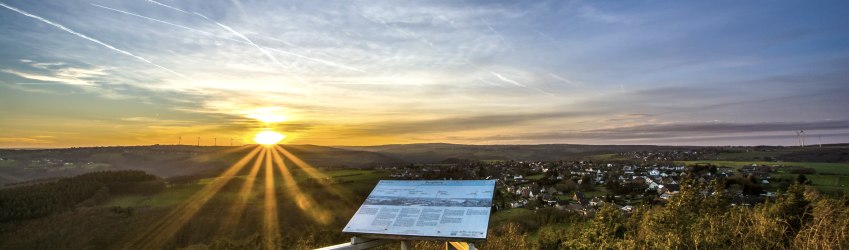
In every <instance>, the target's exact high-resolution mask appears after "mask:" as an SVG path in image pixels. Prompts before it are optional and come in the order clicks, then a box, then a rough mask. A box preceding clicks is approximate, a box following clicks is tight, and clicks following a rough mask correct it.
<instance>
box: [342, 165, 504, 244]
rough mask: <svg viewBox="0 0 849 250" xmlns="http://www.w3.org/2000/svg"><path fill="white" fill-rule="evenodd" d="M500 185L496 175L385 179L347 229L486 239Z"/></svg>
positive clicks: (386, 234) (394, 236) (387, 235)
mask: <svg viewBox="0 0 849 250" xmlns="http://www.w3.org/2000/svg"><path fill="white" fill-rule="evenodd" d="M494 189H495V181H494V180H462V181H460V180H458V181H453V180H435V181H401V180H382V181H380V182H379V183H378V184H377V186H375V187H374V190H372V192H371V194H369V196H368V198H367V199H366V201H365V202H364V203H363V205H362V206H360V209H359V210H357V213H356V214H354V217H353V218H351V220H350V221H349V222H348V225H346V226H345V228H344V229H343V230H342V232H346V233H355V234H360V235H366V236H368V237H373V238H392V239H415V238H433V239H467V240H485V239H486V231H487V227H488V226H489V214H490V207H491V206H492V194H493V191H494Z"/></svg>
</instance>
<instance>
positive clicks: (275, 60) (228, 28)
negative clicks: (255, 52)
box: [107, 0, 369, 78]
mask: <svg viewBox="0 0 849 250" xmlns="http://www.w3.org/2000/svg"><path fill="white" fill-rule="evenodd" d="M148 2H152V3H155V4H157V5H160V6H163V7H166V8H169V9H173V10H176V11H179V12H183V13H186V14H189V15H196V16H200V17H202V18H203V19H206V20H207V21H210V22H212V23H215V24H216V25H218V26H220V27H222V28H224V29H226V30H227V31H230V32H231V33H233V34H234V35H236V36H238V37H239V38H242V39H243V40H244V41H239V40H235V39H230V38H224V39H227V40H230V41H234V42H239V43H243V44H248V45H251V46H254V47H256V48H257V49H259V50H260V51H261V52H262V53H263V54H265V55H266V56H268V57H269V58H271V60H272V61H274V62H276V63H277V64H278V65H281V66H282V64H281V63H280V61H278V60H277V58H275V57H274V56H272V55H271V54H270V53H268V52H267V51H266V50H269V51H274V52H278V53H283V54H287V55H291V56H295V57H299V58H303V59H307V60H310V61H314V62H318V63H322V64H325V65H328V66H332V67H337V68H343V69H347V70H352V71H357V72H362V73H369V72H367V71H364V70H361V69H358V68H354V67H351V66H346V65H342V64H339V63H335V62H331V61H326V60H322V59H317V58H312V57H308V56H305V55H301V54H297V53H293V52H289V51H285V50H280V49H275V48H270V47H264V46H260V45H257V44H256V43H254V42H253V41H251V40H250V39H248V38H247V37H245V36H244V35H242V34H241V33H239V32H236V31H235V30H233V29H232V28H230V27H228V26H226V25H224V24H221V23H219V22H216V21H213V20H211V19H209V18H207V17H206V16H204V15H202V14H200V13H197V12H188V11H185V10H182V9H179V8H177V7H173V6H170V5H167V4H164V3H160V2H157V1H153V0H148ZM107 9H111V10H115V9H112V8H107ZM115 11H119V10H115ZM119 12H122V13H125V14H130V15H134V16H138V17H142V18H146V19H150V20H154V21H159V22H162V23H165V24H169V25H174V26H177V27H181V28H186V29H189V30H192V31H197V32H201V33H204V34H211V33H209V32H205V31H200V30H197V29H192V28H188V27H184V26H181V25H176V24H173V23H169V22H165V21H160V20H157V19H154V18H150V17H145V16H142V15H138V14H132V13H128V12H125V11H119ZM211 35H213V36H215V35H214V34H211ZM222 38H223V37H222ZM286 44H289V45H291V46H294V45H293V44H290V43H288V42H286ZM298 78H300V77H298Z"/></svg>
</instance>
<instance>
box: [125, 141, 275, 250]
mask: <svg viewBox="0 0 849 250" xmlns="http://www.w3.org/2000/svg"><path fill="white" fill-rule="evenodd" d="M261 149H262V147H256V148H255V149H254V150H252V151H251V152H250V153H248V154H247V155H245V157H242V158H241V159H240V160H239V161H237V162H236V163H235V164H233V165H232V166H230V168H228V169H227V170H226V171H224V173H222V174H221V175H220V176H219V177H218V178H216V179H215V180H214V181H213V182H212V183H210V184H207V185H206V186H204V187H203V189H201V190H200V191H198V192H197V193H195V194H193V195H192V196H191V197H189V199H187V200H186V201H185V202H183V203H182V204H180V205H179V206H178V207H177V208H175V209H174V210H172V211H171V212H170V213H168V215H166V216H164V217H163V218H162V219H161V220H159V222H158V223H156V224H154V225H153V226H151V227H150V228H148V229H147V230H145V231H144V232H143V233H141V234H138V236H137V238H136V240H132V241H126V242H128V243H129V244H131V245H130V246H128V247H127V248H136V249H161V248H162V247H163V246H164V245H165V243H167V242H168V240H170V239H171V237H173V236H174V234H175V233H176V232H177V231H179V230H180V229H181V228H182V227H183V226H184V225H185V224H186V222H188V221H189V219H191V218H192V217H194V215H195V214H196V213H197V212H198V211H199V210H200V209H201V208H202V207H203V205H204V204H206V202H207V201H209V199H211V198H212V196H213V195H215V194H216V193H218V191H219V190H221V188H223V187H224V185H225V184H227V182H229V181H230V179H231V178H232V177H233V176H234V175H236V173H238V172H239V171H240V170H242V168H244V166H245V165H247V164H248V162H249V161H250V160H251V159H253V158H254V157H255V156H257V154H259V152H260V150H261Z"/></svg>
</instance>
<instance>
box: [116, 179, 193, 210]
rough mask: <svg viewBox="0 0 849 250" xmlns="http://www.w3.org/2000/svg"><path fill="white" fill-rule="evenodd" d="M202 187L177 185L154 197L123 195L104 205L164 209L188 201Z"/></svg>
mask: <svg viewBox="0 0 849 250" xmlns="http://www.w3.org/2000/svg"><path fill="white" fill-rule="evenodd" d="M203 186H204V185H201V184H192V185H179V186H174V187H170V188H168V189H166V190H165V191H162V192H161V193H158V194H154V195H125V196H119V197H115V198H113V199H112V200H110V201H109V202H107V203H106V206H122V207H148V206H150V207H166V206H173V205H176V204H179V203H181V202H183V201H185V200H186V199H188V198H189V197H190V196H191V195H192V194H194V193H195V192H197V191H198V190H200V189H201V188H202V187H203Z"/></svg>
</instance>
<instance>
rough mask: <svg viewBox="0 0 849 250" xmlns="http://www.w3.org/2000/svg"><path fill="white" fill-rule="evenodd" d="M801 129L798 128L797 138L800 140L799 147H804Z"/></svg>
mask: <svg viewBox="0 0 849 250" xmlns="http://www.w3.org/2000/svg"><path fill="white" fill-rule="evenodd" d="M800 131H801V130H796V131H795V132H796V140H797V141H799V147H802V133H801V132H800Z"/></svg>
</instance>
